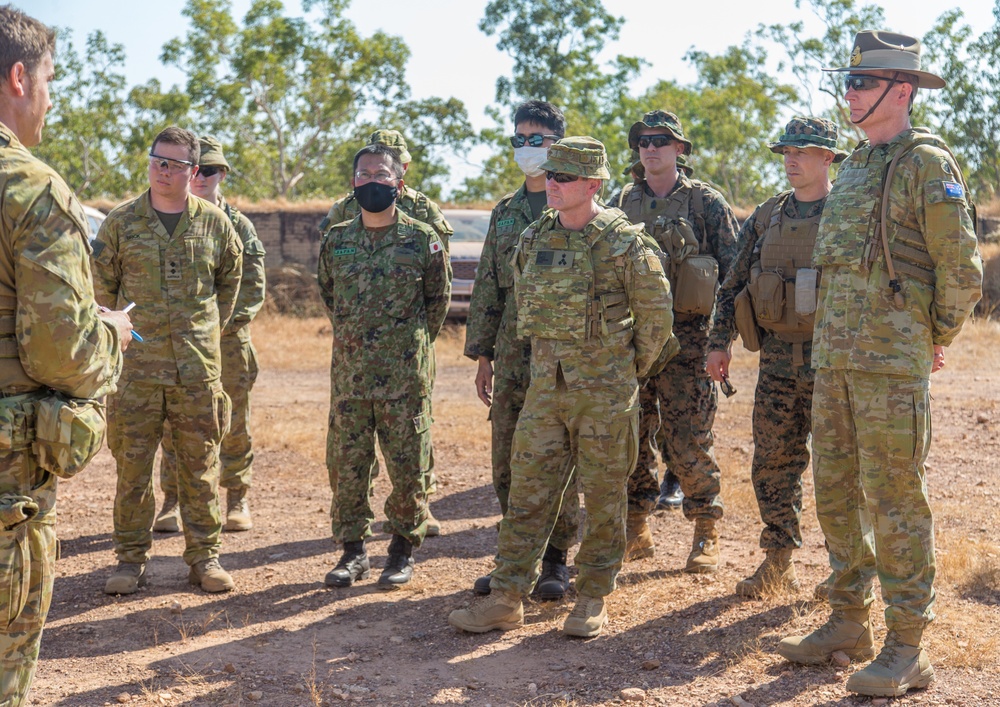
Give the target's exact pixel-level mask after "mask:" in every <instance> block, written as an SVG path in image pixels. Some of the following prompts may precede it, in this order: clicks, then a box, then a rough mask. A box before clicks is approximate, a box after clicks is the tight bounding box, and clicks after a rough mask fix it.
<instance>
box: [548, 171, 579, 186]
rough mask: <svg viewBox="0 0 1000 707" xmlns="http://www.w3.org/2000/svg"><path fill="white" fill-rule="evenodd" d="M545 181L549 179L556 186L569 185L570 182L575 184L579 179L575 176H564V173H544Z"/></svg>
mask: <svg viewBox="0 0 1000 707" xmlns="http://www.w3.org/2000/svg"><path fill="white" fill-rule="evenodd" d="M545 178H546V179H551V180H552V181H553V182H556V183H557V184H569V183H570V182H575V181H576V180H577V179H579V177H578V176H576V175H575V174H565V173H564V172H546V173H545Z"/></svg>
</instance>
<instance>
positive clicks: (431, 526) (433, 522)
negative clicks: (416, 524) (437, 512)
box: [424, 506, 441, 538]
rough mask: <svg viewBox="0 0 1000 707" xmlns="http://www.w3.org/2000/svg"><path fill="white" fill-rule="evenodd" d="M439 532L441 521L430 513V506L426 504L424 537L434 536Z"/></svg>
mask: <svg viewBox="0 0 1000 707" xmlns="http://www.w3.org/2000/svg"><path fill="white" fill-rule="evenodd" d="M440 534H441V521H439V520H438V519H437V518H435V517H434V514H433V513H431V507H430V506H427V532H426V533H424V536H425V537H428V538H436V537H437V536H438V535H440Z"/></svg>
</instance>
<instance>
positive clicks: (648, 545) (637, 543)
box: [625, 510, 656, 562]
mask: <svg viewBox="0 0 1000 707" xmlns="http://www.w3.org/2000/svg"><path fill="white" fill-rule="evenodd" d="M654 554H656V544H655V543H654V542H653V534H652V533H651V532H650V530H649V515H648V514H647V513H644V512H642V511H633V510H630V511H629V512H628V514H627V515H626V516H625V561H626V562H630V561H632V560H641V559H643V558H645V557H652V556H653V555H654Z"/></svg>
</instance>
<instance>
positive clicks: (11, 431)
mask: <svg viewBox="0 0 1000 707" xmlns="http://www.w3.org/2000/svg"><path fill="white" fill-rule="evenodd" d="M36 403H37V394H35V393H27V394H24V395H12V396H8V397H6V398H0V449H2V450H4V451H7V450H10V451H18V450H21V449H27V448H28V447H30V446H31V443H32V442H34V441H35V405H36Z"/></svg>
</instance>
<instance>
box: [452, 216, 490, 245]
mask: <svg viewBox="0 0 1000 707" xmlns="http://www.w3.org/2000/svg"><path fill="white" fill-rule="evenodd" d="M445 218H447V219H448V223H450V224H451V227H452V228H454V229H455V234H454V235H453V236H452V237H451V238H450V239H449V240H451V241H452V242H454V241H462V242H473V241H483V240H486V231H487V229H488V228H489V227H490V212H489V211H483V212H481V213H471V214H461V215H456V214H455V213H454V212H451V213H446V214H445Z"/></svg>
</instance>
